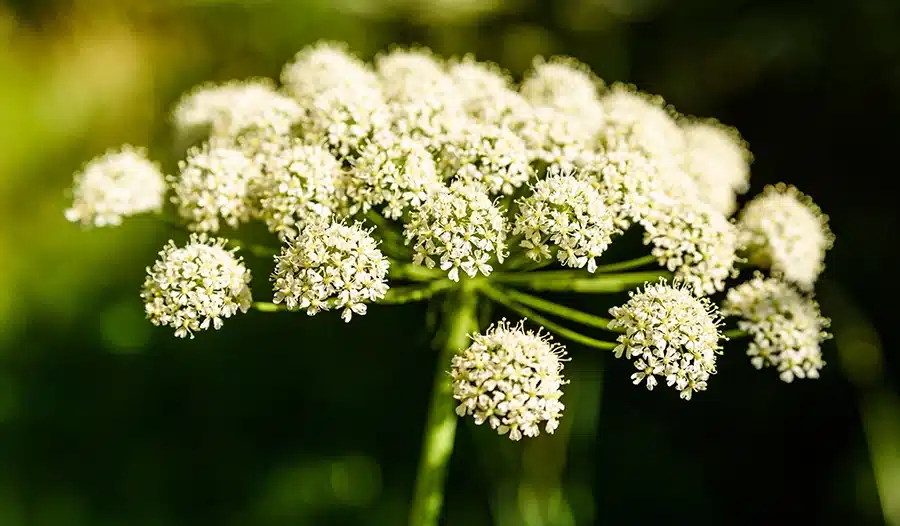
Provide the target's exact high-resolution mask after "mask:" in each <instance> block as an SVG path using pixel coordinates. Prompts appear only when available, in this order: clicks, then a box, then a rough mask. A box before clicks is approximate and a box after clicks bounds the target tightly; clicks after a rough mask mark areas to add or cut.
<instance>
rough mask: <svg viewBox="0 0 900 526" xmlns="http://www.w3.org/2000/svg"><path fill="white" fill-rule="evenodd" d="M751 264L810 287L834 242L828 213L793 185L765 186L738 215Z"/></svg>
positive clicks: (743, 243) (822, 268)
mask: <svg viewBox="0 0 900 526" xmlns="http://www.w3.org/2000/svg"><path fill="white" fill-rule="evenodd" d="M738 227H740V230H741V235H742V238H741V241H742V245H743V247H744V248H745V250H746V252H747V255H748V258H749V260H750V262H751V263H753V264H755V265H758V266H761V267H764V268H771V269H772V272H773V273H774V274H775V275H777V276H780V277H783V278H784V279H785V280H787V281H790V282H792V283H795V284H796V285H798V286H800V287H802V288H804V289H807V290H808V289H812V288H813V286H814V285H815V283H816V280H817V279H818V277H819V274H820V273H821V272H822V270H824V268H825V253H826V252H827V251H828V250H829V249H831V247H832V245H833V244H834V235H833V234H832V233H831V229H830V228H829V226H828V216H826V215H825V214H824V213H822V209H821V208H819V207H818V205H816V204H815V203H814V202H813V201H812V199H811V198H810V197H809V196H807V195H805V194H803V193H801V192H800V191H799V190H797V189H796V188H795V187H793V186H790V185H786V184H784V183H779V184H777V185H775V186H767V187H766V188H765V189H764V190H763V192H762V194H760V195H758V196H756V197H755V198H754V199H753V200H751V201H750V202H749V203H747V204H746V205H745V206H744V208H743V210H741V212H740V214H739V215H738Z"/></svg>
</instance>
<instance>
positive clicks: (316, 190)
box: [250, 139, 343, 238]
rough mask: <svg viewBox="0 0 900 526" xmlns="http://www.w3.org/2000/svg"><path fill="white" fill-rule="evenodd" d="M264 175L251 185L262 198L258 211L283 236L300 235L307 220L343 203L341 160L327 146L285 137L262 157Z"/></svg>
mask: <svg viewBox="0 0 900 526" xmlns="http://www.w3.org/2000/svg"><path fill="white" fill-rule="evenodd" d="M262 166H263V169H264V172H265V176H264V177H259V178H256V179H254V180H253V181H252V182H251V185H250V189H251V192H252V194H253V195H254V198H255V199H257V200H258V201H259V205H258V208H259V210H258V211H257V213H256V215H258V217H259V218H260V219H262V220H263V221H265V223H266V226H268V227H269V230H270V231H271V232H275V233H277V234H279V235H280V236H282V237H285V238H291V237H294V236H295V235H297V231H298V229H299V228H302V227H303V225H305V224H306V223H307V222H308V221H310V220H312V221H316V220H320V219H324V218H328V217H329V216H331V215H332V214H333V213H334V212H335V211H337V210H338V208H339V206H340V200H339V199H338V188H339V186H340V181H341V178H342V176H343V171H342V168H341V164H340V162H338V160H337V159H335V157H334V156H333V155H332V154H331V153H329V152H328V150H326V149H325V148H323V147H322V146H318V145H309V144H305V143H304V142H303V141H301V140H299V139H285V140H282V141H279V144H278V145H277V147H276V148H275V149H274V151H271V152H270V153H269V155H267V156H266V157H265V158H264V159H263V163H262Z"/></svg>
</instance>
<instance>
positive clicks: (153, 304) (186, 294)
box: [141, 233, 252, 338]
mask: <svg viewBox="0 0 900 526" xmlns="http://www.w3.org/2000/svg"><path fill="white" fill-rule="evenodd" d="M234 252H235V251H234V250H229V249H226V248H225V240H224V239H221V238H211V237H207V235H206V234H203V233H200V234H191V238H190V241H189V242H188V244H187V245H186V246H184V247H178V246H176V245H175V242H174V241H169V243H168V244H167V245H166V246H165V247H164V248H163V250H162V251H160V253H159V259H158V260H157V261H156V263H154V264H153V266H152V267H148V268H147V279H146V280H145V281H144V287H143V290H142V291H141V298H142V299H143V300H144V305H145V308H146V309H145V310H146V312H147V318H149V319H150V321H151V322H152V323H153V324H154V325H159V326H168V327H172V328H173V329H175V336H177V337H179V338H184V337H186V336H190V337H191V338H193V337H194V332H196V331H199V330H206V329H209V328H210V327H212V328H214V329H220V328H221V327H222V322H223V319H225V318H230V317H231V316H232V315H234V314H236V313H237V312H238V311H240V312H247V310H248V309H249V308H250V304H251V302H252V298H251V295H250V287H249V283H250V271H249V270H247V268H246V267H245V266H244V264H243V261H242V260H241V258H240V257H237V256H235V254H234Z"/></svg>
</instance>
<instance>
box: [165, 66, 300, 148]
mask: <svg viewBox="0 0 900 526" xmlns="http://www.w3.org/2000/svg"><path fill="white" fill-rule="evenodd" d="M301 115H302V109H301V108H300V106H299V105H298V104H297V102H296V101H295V100H293V99H291V98H290V97H287V96H285V95H282V94H281V93H278V92H277V91H276V90H275V84H274V82H272V81H271V80H270V79H249V80H246V81H238V80H233V81H229V82H226V83H224V84H202V85H200V86H197V87H195V88H194V89H193V90H191V91H190V92H189V93H187V94H186V95H184V96H183V97H182V98H181V100H179V101H178V103H177V104H176V106H175V110H174V112H173V120H174V122H175V126H176V127H177V128H178V129H180V130H191V129H194V128H199V127H210V128H211V130H212V135H213V136H217V137H235V136H237V135H239V134H240V133H242V132H244V131H247V130H252V129H263V130H268V131H271V132H272V133H275V134H285V133H287V132H289V131H290V129H291V126H292V125H293V124H294V123H295V122H297V120H298V119H299V118H300V117H301Z"/></svg>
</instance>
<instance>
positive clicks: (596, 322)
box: [496, 287, 611, 330]
mask: <svg viewBox="0 0 900 526" xmlns="http://www.w3.org/2000/svg"><path fill="white" fill-rule="evenodd" d="M496 290H498V291H499V292H501V293H502V294H504V295H505V296H506V297H508V298H510V299H511V300H513V301H516V302H518V303H521V304H522V305H525V306H527V307H531V308H533V309H537V310H539V311H543V312H546V313H547V314H553V315H555V316H559V317H560V318H565V319H567V320H570V321H574V322H576V323H581V324H582V325H587V326H588V327H597V328H600V329H604V330H611V329H610V328H609V322H610V320H608V319H607V318H603V317H601V316H595V315H593V314H588V313H586V312H582V311H580V310H578V309H573V308H571V307H566V306H565V305H560V304H558V303H554V302H552V301H549V300H545V299H543V298H538V297H537V296H532V295H531V294H526V293H524V292H520V291H518V290H512V289H506V288H501V287H496Z"/></svg>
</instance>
